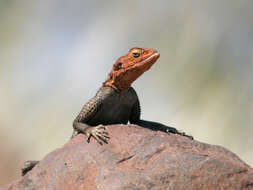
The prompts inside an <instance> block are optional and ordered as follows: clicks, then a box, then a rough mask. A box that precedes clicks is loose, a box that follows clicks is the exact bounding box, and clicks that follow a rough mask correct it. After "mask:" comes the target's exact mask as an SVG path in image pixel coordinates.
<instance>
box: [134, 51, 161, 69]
mask: <svg viewBox="0 0 253 190" xmlns="http://www.w3.org/2000/svg"><path fill="white" fill-rule="evenodd" d="M159 57H160V54H159V53H158V52H157V51H156V52H155V53H153V54H152V55H150V56H148V57H147V58H146V59H144V60H142V61H141V62H139V63H137V65H136V66H137V67H139V66H140V67H142V69H143V70H145V71H147V70H148V69H150V67H151V66H152V65H153V64H154V63H155V62H156V60H157V59H158V58H159Z"/></svg>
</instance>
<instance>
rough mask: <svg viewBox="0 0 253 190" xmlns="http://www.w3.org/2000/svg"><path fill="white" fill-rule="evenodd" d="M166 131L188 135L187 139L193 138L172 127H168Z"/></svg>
mask: <svg viewBox="0 0 253 190" xmlns="http://www.w3.org/2000/svg"><path fill="white" fill-rule="evenodd" d="M166 133H173V134H178V135H181V136H184V137H188V138H189V139H191V140H193V136H191V135H186V134H185V132H180V131H178V130H177V129H176V128H174V127H168V129H166Z"/></svg>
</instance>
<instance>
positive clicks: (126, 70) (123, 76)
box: [104, 47, 160, 91]
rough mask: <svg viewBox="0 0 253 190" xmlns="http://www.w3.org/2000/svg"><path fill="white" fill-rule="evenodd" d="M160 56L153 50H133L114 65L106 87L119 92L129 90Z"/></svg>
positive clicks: (105, 83)
mask: <svg viewBox="0 0 253 190" xmlns="http://www.w3.org/2000/svg"><path fill="white" fill-rule="evenodd" d="M159 56H160V54H159V53H158V52H157V51H156V50H154V49H152V48H137V47H135V48H132V49H130V50H129V52H128V53H127V54H126V55H124V56H122V57H120V58H119V59H118V60H117V61H116V63H115V64H114V65H113V68H112V71H111V72H110V73H109V75H108V78H107V80H106V81H105V82H104V85H105V86H111V87H113V88H114V89H116V90H118V91H123V90H126V89H128V88H129V87H130V86H131V84H132V83H133V82H134V81H135V80H136V79H137V78H138V77H139V76H141V75H142V74H143V73H144V72H145V71H147V70H149V69H150V67H151V66H152V65H153V64H154V63H155V62H156V60H157V59H158V58H159Z"/></svg>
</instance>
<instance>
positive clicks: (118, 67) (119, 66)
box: [116, 63, 122, 71]
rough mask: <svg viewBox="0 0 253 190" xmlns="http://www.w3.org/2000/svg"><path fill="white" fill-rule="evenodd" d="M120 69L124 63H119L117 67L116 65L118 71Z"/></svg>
mask: <svg viewBox="0 0 253 190" xmlns="http://www.w3.org/2000/svg"><path fill="white" fill-rule="evenodd" d="M120 69H122V63H119V64H118V65H117V67H116V70H117V71H118V70H120Z"/></svg>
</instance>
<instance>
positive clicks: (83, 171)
mask: <svg viewBox="0 0 253 190" xmlns="http://www.w3.org/2000/svg"><path fill="white" fill-rule="evenodd" d="M107 129H108V131H109V133H110V137H111V139H110V141H109V144H106V145H103V146H100V145H99V144H98V143H96V142H95V141H94V140H91V142H90V143H89V144H88V143H87V142H86V141H85V136H83V135H78V136H77V137H75V138H74V139H72V140H71V141H69V142H68V143H66V144H65V145H64V146H63V147H62V148H59V149H57V150H55V151H53V152H51V153H50V154H48V155H47V156H46V157H45V158H44V159H43V160H42V161H41V162H40V163H39V164H38V165H37V166H36V167H35V168H34V169H33V170H32V171H31V172H29V173H28V174H26V175H25V176H24V177H22V178H20V179H18V180H16V181H14V182H13V183H12V184H10V185H9V186H7V187H5V188H0V189H1V190H7V189H8V190H14V189H20V190H21V189H22V190H37V189H43V190H44V189H45V190H51V189H52V190H95V189H96V190H118V189H120V190H144V189H145V190H146V189H147V190H149V189H150V190H158V189H159V190H167V189H173V190H175V189H176V190H181V189H182V190H183V189H188V190H191V189H194V190H197V189H205V190H209V189H215V190H219V189H229V190H233V189H238V190H242V189H253V169H252V168H251V167H249V166H248V165H247V164H245V163H244V162H242V161H241V160H240V159H239V158H238V157H237V156H236V155H235V154H233V153H232V152H230V151H228V150H226V149H225V148H222V147H220V146H214V145H209V144H205V143H201V142H198V141H196V140H190V139H188V138H186V137H181V136H178V135H168V134H166V133H163V132H159V131H151V130H148V129H145V128H141V127H139V126H135V125H113V126H108V127H107Z"/></svg>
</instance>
